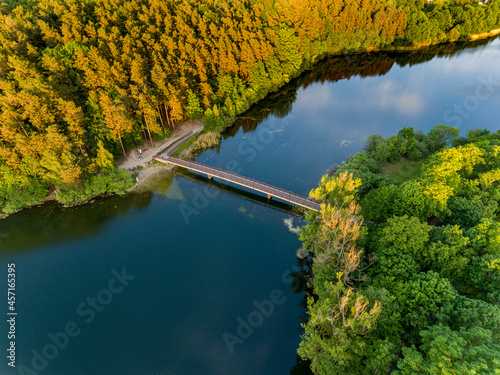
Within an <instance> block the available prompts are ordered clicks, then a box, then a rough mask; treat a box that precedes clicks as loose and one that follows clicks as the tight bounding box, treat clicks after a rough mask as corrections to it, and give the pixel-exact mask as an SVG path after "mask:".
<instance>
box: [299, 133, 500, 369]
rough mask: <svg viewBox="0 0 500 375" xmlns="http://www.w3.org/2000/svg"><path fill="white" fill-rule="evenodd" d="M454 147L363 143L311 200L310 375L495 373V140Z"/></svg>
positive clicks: (498, 197)
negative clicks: (317, 207) (314, 206)
mask: <svg viewBox="0 0 500 375" xmlns="http://www.w3.org/2000/svg"><path fill="white" fill-rule="evenodd" d="M458 135H459V131H458V129H456V128H454V127H450V126H445V125H439V126H436V127H435V128H433V129H432V130H431V131H430V132H429V133H428V134H423V133H421V132H415V131H414V130H413V129H412V128H404V129H402V130H401V131H400V132H399V133H398V135H397V136H392V137H390V138H388V139H384V138H383V137H381V136H378V135H374V136H371V137H369V138H368V140H367V142H366V147H365V149H364V150H363V151H361V152H359V153H358V154H356V155H355V156H354V157H352V158H350V159H349V160H348V161H347V162H345V163H343V164H342V165H340V166H336V168H335V170H334V171H332V173H331V175H325V176H324V177H323V178H322V179H321V181H320V183H319V186H318V188H316V189H313V190H312V191H311V194H310V195H311V196H312V197H314V198H316V199H319V200H321V201H323V202H324V203H323V204H322V208H321V212H320V213H312V212H310V213H309V214H308V224H307V225H306V226H305V227H304V230H303V231H302V232H301V234H300V238H301V240H302V241H303V244H304V248H306V249H307V250H308V251H309V252H310V254H311V259H312V277H311V279H310V283H311V286H312V291H311V292H309V297H308V313H309V320H308V322H307V323H305V324H304V328H305V334H304V335H303V337H302V342H301V344H300V348H299V354H300V356H301V357H302V358H303V359H304V360H306V359H307V360H310V361H311V369H312V370H313V372H314V373H315V374H322V375H333V374H383V373H394V374H401V375H403V374H404V375H413V374H429V375H430V374H436V375H437V374H442V375H444V374H498V373H499V372H500V222H499V217H500V210H499V202H500V131H499V132H496V133H490V132H489V131H488V130H485V129H482V130H471V131H469V132H468V134H467V136H466V137H458Z"/></svg>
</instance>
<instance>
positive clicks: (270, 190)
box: [155, 156, 320, 211]
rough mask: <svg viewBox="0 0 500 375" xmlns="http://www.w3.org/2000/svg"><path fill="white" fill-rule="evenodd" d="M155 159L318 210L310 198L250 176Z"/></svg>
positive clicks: (202, 165)
mask: <svg viewBox="0 0 500 375" xmlns="http://www.w3.org/2000/svg"><path fill="white" fill-rule="evenodd" d="M155 160H158V161H159V162H161V163H165V164H166V163H170V164H174V165H177V166H179V167H184V168H187V169H191V170H193V171H196V172H201V173H204V174H206V175H208V176H209V177H217V178H220V179H221V180H225V181H229V182H232V183H235V184H237V185H241V186H244V187H247V188H249V189H253V190H256V191H260V192H261V193H264V194H267V195H270V196H273V197H275V198H279V199H282V200H284V201H287V202H290V203H293V204H296V205H297V206H301V207H305V208H307V209H310V210H314V211H319V210H320V205H319V203H316V202H311V201H310V200H308V199H307V198H305V197H303V196H301V195H299V194H295V193H292V192H290V191H287V190H284V189H280V188H277V187H275V186H272V185H269V184H265V183H263V182H260V181H257V180H254V179H252V178H248V177H243V176H240V175H239V174H236V173H233V172H227V171H224V170H222V169H219V168H215V167H211V166H208V165H205V164H201V163H197V162H195V161H190V160H185V159H179V158H176V157H174V156H167V157H162V156H158V157H156V158H155Z"/></svg>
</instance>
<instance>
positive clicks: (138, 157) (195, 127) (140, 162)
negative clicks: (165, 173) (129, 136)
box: [115, 120, 203, 190]
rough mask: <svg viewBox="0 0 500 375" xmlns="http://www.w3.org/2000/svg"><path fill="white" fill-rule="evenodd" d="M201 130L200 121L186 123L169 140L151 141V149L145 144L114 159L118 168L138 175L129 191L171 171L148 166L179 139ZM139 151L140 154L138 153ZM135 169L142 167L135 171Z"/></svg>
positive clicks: (170, 167)
mask: <svg viewBox="0 0 500 375" xmlns="http://www.w3.org/2000/svg"><path fill="white" fill-rule="evenodd" d="M202 129H203V123H202V122H201V120H194V121H186V122H184V123H182V124H181V125H180V126H179V127H178V128H177V129H176V130H175V131H174V132H173V133H172V136H171V137H170V138H165V139H162V140H161V141H153V147H151V143H150V142H149V141H148V142H145V143H144V144H143V145H142V146H141V147H140V148H138V149H133V150H127V157H126V158H120V159H116V160H115V161H116V163H117V164H118V168H123V169H128V170H132V169H135V172H137V173H138V174H139V175H138V176H137V180H136V184H135V185H134V187H132V188H131V189H130V190H132V189H135V188H136V187H138V186H139V185H141V184H142V183H143V182H144V181H146V180H147V179H148V178H150V177H151V176H153V175H156V174H158V173H159V172H161V171H162V170H165V168H169V169H172V168H173V166H170V165H169V166H164V167H160V166H156V165H148V164H151V163H150V162H151V161H152V160H153V158H154V157H155V156H156V155H157V154H158V153H159V152H161V151H163V150H165V149H167V148H169V147H170V146H171V145H173V144H174V143H175V142H177V141H178V140H179V139H181V138H182V137H184V136H185V135H186V134H187V133H189V132H191V131H193V132H199V131H201V130H202ZM139 149H140V150H141V152H139ZM137 167H142V168H140V169H137Z"/></svg>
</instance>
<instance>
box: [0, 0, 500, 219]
mask: <svg viewBox="0 0 500 375" xmlns="http://www.w3.org/2000/svg"><path fill="white" fill-rule="evenodd" d="M499 15H500V2H499V1H497V0H493V1H491V2H489V3H488V5H486V6H485V5H479V4H477V3H476V2H473V1H450V2H446V3H443V2H438V1H435V2H433V3H431V4H426V5H424V2H423V1H416V2H415V1H406V0H399V1H393V0H383V1H337V0H327V1H323V0H322V1H319V0H304V1H290V0H281V1H274V0H249V1H242V0H236V1H231V2H224V1H223V2H218V1H212V0H207V1H202V2H200V1H193V0H179V1H154V0H129V1H122V0H96V1H94V0H69V1H68V0H43V1H41V0H25V1H13V0H11V1H6V2H3V3H2V4H1V5H0V17H1V26H0V28H1V29H0V48H1V52H0V94H1V100H0V106H1V109H0V116H1V121H0V208H1V209H2V210H3V211H4V212H6V213H8V212H14V211H16V210H17V209H19V208H21V207H23V206H24V205H29V204H33V203H36V202H38V201H40V200H42V199H43V198H44V197H45V196H46V195H47V194H48V193H49V192H50V191H55V192H57V194H56V197H57V198H58V199H59V200H61V201H63V202H74V201H78V200H80V199H81V196H92V195H97V194H102V193H105V192H120V191H123V190H124V189H125V188H127V187H130V186H131V185H132V184H133V183H132V181H131V176H130V174H129V173H128V172H127V171H119V170H117V169H116V167H115V164H114V162H113V158H115V157H119V156H121V155H126V152H127V149H129V148H132V147H136V146H138V145H140V144H142V143H143V142H152V140H153V139H161V138H163V137H165V136H166V135H168V134H169V131H170V129H172V128H175V126H176V124H179V122H180V121H183V120H186V119H188V118H199V117H202V118H203V120H204V125H205V128H206V129H207V130H216V131H218V130H221V129H222V128H223V127H224V126H225V125H227V124H229V123H231V122H232V121H233V120H234V118H235V116H236V115H237V114H240V113H242V112H243V111H245V110H246V109H248V108H249V106H250V105H251V104H253V103H255V102H257V101H258V100H260V99H262V98H264V97H265V96H266V95H267V94H268V93H269V92H272V91H274V90H277V89H278V88H279V87H281V86H282V85H284V84H285V83H287V82H288V81H290V79H292V78H293V77H295V76H297V75H298V74H299V73H301V72H302V71H304V70H306V69H309V68H311V67H312V66H313V64H315V63H316V62H317V61H319V60H320V59H321V58H323V57H325V56H327V55H332V54H339V53H347V52H352V51H360V50H371V49H377V48H387V47H391V48H394V47H397V46H416V47H418V46H421V45H427V44H433V43H443V42H450V41H456V40H460V39H466V38H467V37H468V36H470V35H472V34H477V33H481V32H486V31H490V30H493V29H496V28H498V27H500V17H499Z"/></svg>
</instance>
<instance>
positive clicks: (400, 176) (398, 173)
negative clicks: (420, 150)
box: [380, 158, 423, 183]
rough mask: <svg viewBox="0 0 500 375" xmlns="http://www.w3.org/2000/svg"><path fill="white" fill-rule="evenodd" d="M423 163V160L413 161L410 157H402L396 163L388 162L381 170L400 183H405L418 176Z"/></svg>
mask: <svg viewBox="0 0 500 375" xmlns="http://www.w3.org/2000/svg"><path fill="white" fill-rule="evenodd" d="M422 164H423V160H420V161H413V160H410V159H408V158H401V159H399V160H398V161H397V162H395V163H389V162H387V163H386V165H384V166H383V167H382V168H380V172H381V173H382V174H386V175H389V176H390V177H392V178H393V179H395V180H396V181H397V182H398V183H403V182H405V181H408V180H411V179H414V178H416V177H418V176H419V175H420V169H421V168H422Z"/></svg>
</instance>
